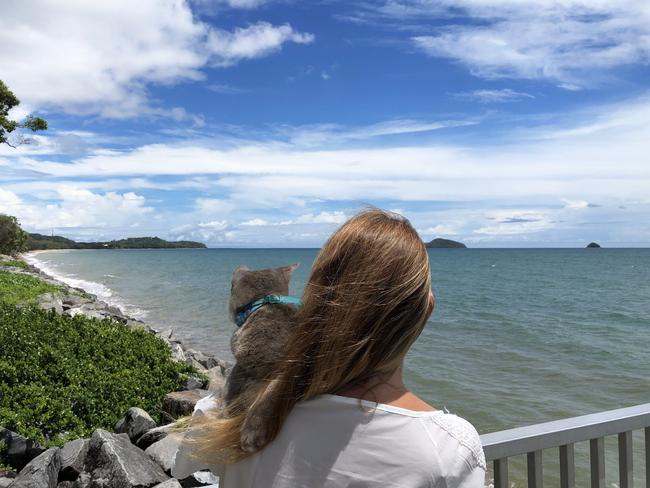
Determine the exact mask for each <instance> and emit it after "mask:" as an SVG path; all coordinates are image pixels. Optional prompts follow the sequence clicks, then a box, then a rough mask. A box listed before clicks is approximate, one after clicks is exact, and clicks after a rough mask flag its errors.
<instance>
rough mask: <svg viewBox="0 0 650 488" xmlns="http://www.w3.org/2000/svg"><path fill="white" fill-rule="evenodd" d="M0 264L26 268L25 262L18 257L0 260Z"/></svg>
mask: <svg viewBox="0 0 650 488" xmlns="http://www.w3.org/2000/svg"><path fill="white" fill-rule="evenodd" d="M0 266H11V267H12V268H23V269H27V263H26V262H25V261H21V260H20V259H10V260H8V261H0Z"/></svg>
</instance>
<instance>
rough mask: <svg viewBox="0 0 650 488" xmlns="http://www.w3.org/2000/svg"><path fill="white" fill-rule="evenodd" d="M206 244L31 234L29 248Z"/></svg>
mask: <svg viewBox="0 0 650 488" xmlns="http://www.w3.org/2000/svg"><path fill="white" fill-rule="evenodd" d="M205 247H206V246H205V244H203V243H201V242H194V241H166V240H164V239H161V238H160V237H129V238H128V239H119V240H115V241H108V242H75V241H73V240H71V239H67V238H65V237H61V236H46V235H43V234H29V238H28V240H27V248H28V249H29V250H30V251H31V250H36V249H176V248H205Z"/></svg>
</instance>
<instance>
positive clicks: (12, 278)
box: [0, 271, 61, 304]
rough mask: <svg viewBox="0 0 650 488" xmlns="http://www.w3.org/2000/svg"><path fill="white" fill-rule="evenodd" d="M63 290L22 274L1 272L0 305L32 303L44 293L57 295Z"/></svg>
mask: <svg viewBox="0 0 650 488" xmlns="http://www.w3.org/2000/svg"><path fill="white" fill-rule="evenodd" d="M60 291H61V288H60V287H58V286H54V285H50V284H48V283H45V282H44V281H42V280H39V279H38V278H34V277H33V276H29V275H26V274H21V273H11V272H9V271H0V303H11V304H18V303H30V302H34V301H35V300H36V298H37V297H38V296H39V295H42V294H43V293H57V292H60Z"/></svg>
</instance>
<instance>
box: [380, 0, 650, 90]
mask: <svg viewBox="0 0 650 488" xmlns="http://www.w3.org/2000/svg"><path fill="white" fill-rule="evenodd" d="M389 3H390V4H393V7H396V5H401V6H403V7H410V9H406V10H404V11H403V14H402V15H403V16H411V17H412V16H414V13H415V12H419V13H420V15H422V14H425V13H428V14H430V15H438V16H441V17H443V18H444V17H447V25H446V26H445V27H442V28H436V29H432V31H433V32H432V33H431V34H425V35H418V36H414V37H413V38H412V40H413V43H414V45H415V46H417V47H418V48H419V49H421V50H422V51H424V52H425V53H427V54H429V55H431V56H436V57H444V58H450V59H453V60H456V61H458V62H460V63H462V64H464V65H466V66H467V67H468V68H469V69H470V70H471V72H472V73H473V74H474V75H476V76H479V77H483V78H504V77H509V78H524V79H547V80H551V81H553V82H555V83H557V84H558V85H559V86H561V87H563V88H567V89H579V88H580V87H582V86H585V85H588V84H590V83H592V82H593V81H592V79H593V78H594V77H595V72H594V70H599V69H603V70H605V69H609V68H614V67H618V66H624V65H628V64H635V63H647V62H648V60H649V59H650V4H648V3H647V2H640V1H637V0H593V1H585V0H562V1H557V0H524V1H516V0H458V1H456V0H454V1H452V0H426V1H425V0H402V1H393V2H387V3H386V4H385V5H384V6H386V5H388V4H389ZM393 10H394V15H399V13H398V11H399V9H397V8H393ZM458 16H460V17H465V18H467V19H470V22H463V23H460V22H457V17H458ZM587 74H588V75H589V76H587Z"/></svg>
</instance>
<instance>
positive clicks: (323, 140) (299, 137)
mask: <svg viewBox="0 0 650 488" xmlns="http://www.w3.org/2000/svg"><path fill="white" fill-rule="evenodd" d="M477 123H478V121H477V120H476V119H466V120H440V121H423V120H412V119H394V120H387V121H384V122H378V123H376V124H370V125H366V126H360V127H345V126H342V125H338V124H316V125H305V126H300V127H284V128H283V127H280V128H278V132H279V134H280V135H285V134H286V135H287V137H288V140H289V141H290V142H291V143H292V144H294V145H296V146H304V147H314V146H321V147H322V146H325V145H330V146H332V145H341V144H342V143H346V142H350V141H363V140H367V139H373V138H381V137H386V136H399V135H404V134H417V133H423V132H431V131H436V130H440V129H451V128H455V127H466V126H470V125H475V124H477Z"/></svg>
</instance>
